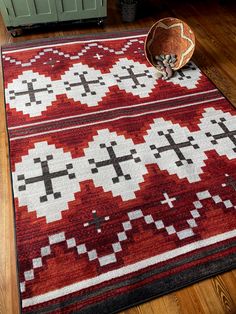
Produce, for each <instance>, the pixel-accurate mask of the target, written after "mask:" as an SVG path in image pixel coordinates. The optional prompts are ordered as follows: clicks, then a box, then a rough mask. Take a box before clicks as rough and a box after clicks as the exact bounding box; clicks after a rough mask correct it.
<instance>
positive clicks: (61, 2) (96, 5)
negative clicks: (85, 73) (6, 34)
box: [0, 0, 107, 29]
mask: <svg viewBox="0 0 236 314" xmlns="http://www.w3.org/2000/svg"><path fill="white" fill-rule="evenodd" d="M0 10H1V13H2V16H3V19H4V21H5V24H6V26H7V27H8V28H9V29H12V28H17V27H18V28H19V27H23V26H28V25H34V24H41V23H49V22H62V21H71V20H84V19H98V21H99V19H100V20H101V19H103V18H104V17H106V15H107V0H0Z"/></svg>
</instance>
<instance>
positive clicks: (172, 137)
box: [13, 108, 236, 222]
mask: <svg viewBox="0 0 236 314" xmlns="http://www.w3.org/2000/svg"><path fill="white" fill-rule="evenodd" d="M207 113H210V117H211V119H213V120H211V121H219V122H218V125H219V127H218V128H215V127H214V129H213V130H215V129H216V130H217V131H218V129H220V128H222V129H223V130H225V133H222V131H218V132H214V133H212V134H213V135H212V137H214V139H218V142H215V140H214V141H209V140H208V139H209V135H208V134H210V132H207V130H209V129H208V128H204V126H205V125H208V126H209V125H210V126H211V124H210V123H208V124H206V123H205V124H204V121H205V120H204V119H202V123H201V124H200V125H199V126H200V128H201V131H197V132H193V133H191V132H190V131H189V130H188V129H187V128H186V127H180V126H179V125H177V124H172V123H171V122H170V121H165V120H164V119H156V120H154V123H153V124H151V126H150V129H148V130H147V135H146V136H144V140H145V143H143V144H139V145H134V143H133V141H132V140H131V139H125V137H124V136H117V134H116V133H115V132H112V133H111V132H109V130H108V129H102V130H99V131H98V132H97V133H98V135H96V136H94V137H93V141H91V142H89V143H88V147H87V148H85V149H84V157H82V158H77V159H72V158H71V156H70V153H64V152H62V149H56V148H55V147H54V146H52V145H48V144H47V142H39V143H36V144H35V148H34V149H33V150H32V149H31V150H30V151H29V154H28V156H24V157H23V158H22V162H21V163H17V164H16V171H15V173H14V174H13V180H14V187H15V190H16V196H17V197H18V198H19V202H20V205H27V206H28V210H29V211H34V210H36V212H37V217H44V216H45V217H46V219H47V222H52V221H56V220H59V219H61V218H62V216H61V211H64V210H67V209H68V202H70V201H72V200H73V199H74V193H75V192H79V191H80V185H79V182H81V181H83V180H89V179H90V180H91V179H92V180H93V182H94V185H95V186H96V187H102V188H103V190H104V192H108V191H111V192H112V195H113V197H116V196H121V198H122V200H123V201H127V200H130V199H134V198H136V196H135V192H136V191H138V190H140V184H141V183H142V182H143V181H144V175H145V174H147V172H148V171H147V168H146V165H148V164H157V165H158V168H159V169H160V170H167V171H168V173H169V175H174V174H176V175H177V176H178V178H179V179H185V178H187V179H188V181H189V183H193V182H197V181H200V180H201V177H200V175H201V174H202V173H203V167H204V166H205V163H204V161H205V160H206V159H207V156H206V154H205V151H208V150H214V149H215V150H216V151H217V153H219V154H220V155H223V154H224V155H226V156H227V157H228V158H229V159H233V158H236V145H235V144H234V143H235V141H236V140H235V136H236V129H235V125H236V117H232V116H231V115H230V114H224V113H223V112H222V111H220V110H214V109H213V108H208V110H207ZM203 116H204V117H205V119H207V115H206V114H204V113H203ZM215 117H217V118H216V120H215ZM226 119H227V120H226ZM223 120H224V121H223ZM222 121H223V122H222ZM228 121H229V122H228ZM215 124H216V123H215V122H214V123H213V125H214V126H215ZM233 127H234V129H233ZM202 128H203V130H202ZM210 130H211V127H210ZM226 139H227V140H228V141H229V142H228V143H227V142H226ZM212 142H213V143H212ZM203 143H204V145H203ZM221 143H222V146H221ZM203 146H204V147H203ZM226 148H227V149H226ZM39 156H40V157H39ZM59 162H60V164H59ZM54 165H55V166H54ZM58 165H60V168H59V167H58ZM29 166H30V172H32V170H33V173H34V175H33V176H32V177H30V175H28V172H29ZM81 169H83V172H81ZM66 182H68V185H67V184H65V183H66ZM54 186H55V187H56V188H54ZM68 186H69V187H70V188H69V191H68ZM29 190H30V191H32V192H33V193H34V196H35V198H34V200H33V202H32V199H31V198H27V197H26V195H27V194H28V193H29ZM62 200H63V202H62ZM42 203H43V205H44V207H43V208H42Z"/></svg>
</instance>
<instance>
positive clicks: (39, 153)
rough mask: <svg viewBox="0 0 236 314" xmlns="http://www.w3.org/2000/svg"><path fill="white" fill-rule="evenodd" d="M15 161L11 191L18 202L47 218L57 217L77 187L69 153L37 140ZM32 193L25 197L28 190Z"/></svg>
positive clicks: (70, 199)
mask: <svg viewBox="0 0 236 314" xmlns="http://www.w3.org/2000/svg"><path fill="white" fill-rule="evenodd" d="M34 146H35V147H34V148H33V149H31V150H29V154H28V155H27V156H23V158H22V162H21V163H19V164H16V172H15V173H14V174H13V180H14V186H15V193H16V196H17V197H18V199H19V204H20V205H21V206H25V205H27V208H28V211H29V212H31V211H36V213H37V217H38V218H39V217H46V220H47V222H52V221H54V220H58V219H61V212H62V211H63V210H66V209H68V202H69V201H72V200H74V193H75V192H78V191H79V190H80V186H79V182H78V178H77V176H76V174H75V170H74V165H73V160H72V158H71V154H70V153H64V152H63V150H62V149H61V148H60V149H56V148H55V146H54V145H48V144H47V142H39V143H36V144H35V145H34ZM29 193H30V194H32V195H33V196H34V197H33V198H29V197H27V195H28V194H29Z"/></svg>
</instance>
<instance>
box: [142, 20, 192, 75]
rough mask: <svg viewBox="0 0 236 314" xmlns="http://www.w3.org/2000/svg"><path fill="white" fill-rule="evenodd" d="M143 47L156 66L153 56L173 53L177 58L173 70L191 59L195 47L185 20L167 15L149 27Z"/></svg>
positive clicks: (147, 56) (150, 61)
mask: <svg viewBox="0 0 236 314" xmlns="http://www.w3.org/2000/svg"><path fill="white" fill-rule="evenodd" d="M144 48H145V49H144V50H145V55H146V58H147V60H148V61H149V63H150V64H151V65H153V66H154V67H157V66H156V63H155V56H160V55H168V54H169V55H170V54H175V55H176V56H177V60H176V62H175V66H174V67H173V70H178V69H180V68H182V67H183V66H184V65H185V64H186V63H187V62H188V61H189V60H190V59H191V57H192V55H193V52H194V49H195V36H194V33H193V31H192V30H191V28H190V27H189V26H188V25H187V24H186V23H185V22H183V21H181V20H179V19H177V18H173V17H167V18H164V19H161V20H159V21H158V22H156V23H155V24H154V25H153V26H152V27H151V29H150V31H149V32H148V35H147V37H146V41H145V47H144Z"/></svg>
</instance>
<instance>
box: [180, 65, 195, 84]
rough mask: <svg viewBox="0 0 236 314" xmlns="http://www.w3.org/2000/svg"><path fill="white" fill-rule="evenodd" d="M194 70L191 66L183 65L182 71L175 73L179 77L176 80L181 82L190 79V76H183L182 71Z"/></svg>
mask: <svg viewBox="0 0 236 314" xmlns="http://www.w3.org/2000/svg"><path fill="white" fill-rule="evenodd" d="M189 69H190V70H192V71H194V70H196V67H195V66H193V65H191V64H187V65H185V66H184V67H183V68H182V69H180V70H177V71H176V72H177V73H178V75H179V77H178V80H180V81H183V80H184V79H191V78H192V77H191V76H190V75H185V73H184V71H183V70H189Z"/></svg>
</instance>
